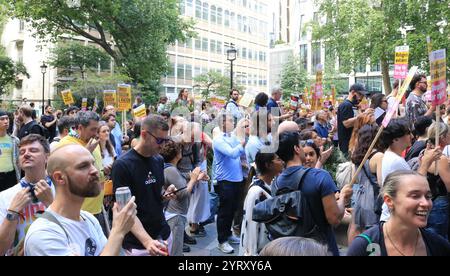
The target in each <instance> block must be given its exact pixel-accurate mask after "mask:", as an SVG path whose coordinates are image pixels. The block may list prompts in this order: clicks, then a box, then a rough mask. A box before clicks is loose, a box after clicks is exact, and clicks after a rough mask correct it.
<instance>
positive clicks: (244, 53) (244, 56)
mask: <svg viewBox="0 0 450 276" xmlns="http://www.w3.org/2000/svg"><path fill="white" fill-rule="evenodd" d="M242 57H243V58H247V48H243V49H242Z"/></svg>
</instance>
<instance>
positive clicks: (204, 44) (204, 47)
mask: <svg viewBox="0 0 450 276" xmlns="http://www.w3.org/2000/svg"><path fill="white" fill-rule="evenodd" d="M202 50H203V51H205V52H208V39H207V38H202Z"/></svg>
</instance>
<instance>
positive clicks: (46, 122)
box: [41, 105, 58, 143]
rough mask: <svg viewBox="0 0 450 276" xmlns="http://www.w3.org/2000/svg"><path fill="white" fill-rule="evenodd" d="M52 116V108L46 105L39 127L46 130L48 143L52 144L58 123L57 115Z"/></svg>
mask: <svg viewBox="0 0 450 276" xmlns="http://www.w3.org/2000/svg"><path fill="white" fill-rule="evenodd" d="M56 115H57V116H53V107H51V106H50V105H47V106H46V107H45V114H44V115H42V116H41V125H42V126H43V127H45V128H46V129H47V130H48V135H49V136H48V140H49V143H51V142H53V138H55V137H56V125H57V123H58V114H56Z"/></svg>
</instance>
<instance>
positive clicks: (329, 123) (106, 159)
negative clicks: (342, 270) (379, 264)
mask: <svg viewBox="0 0 450 276" xmlns="http://www.w3.org/2000/svg"><path fill="white" fill-rule="evenodd" d="M410 88H411V89H410V90H411V92H410V93H409V95H408V97H407V99H406V103H405V105H404V107H403V108H399V110H398V112H396V113H395V116H394V117H395V118H393V119H392V120H391V121H390V123H389V124H388V126H387V127H386V128H384V129H383V131H382V133H381V136H380V139H379V140H378V141H377V143H376V145H375V147H374V149H373V150H372V151H371V152H370V153H368V150H369V147H370V144H371V143H372V141H374V140H375V139H376V138H377V133H378V131H379V128H380V125H381V123H382V121H383V119H384V117H385V116H386V114H387V111H388V109H389V108H390V107H392V106H395V102H394V101H395V100H394V98H395V96H396V93H397V92H398V83H397V84H395V85H394V92H393V93H392V94H391V95H389V96H385V95H383V94H375V95H372V96H371V97H370V106H364V105H362V104H361V103H362V101H363V99H364V98H365V97H369V95H368V93H367V91H366V89H365V87H364V86H363V85H362V84H359V83H356V84H354V85H352V86H351V87H350V89H349V93H348V95H347V97H346V98H345V99H344V100H343V102H341V103H340V104H336V105H332V106H327V107H323V108H316V109H317V110H310V109H307V108H306V109H302V108H296V109H295V108H292V109H290V108H289V109H288V108H287V106H284V105H283V103H282V102H281V99H282V96H283V93H282V90H281V88H280V87H274V88H273V89H272V91H271V95H270V97H269V96H268V95H267V94H265V93H260V94H258V95H256V97H255V99H254V105H253V106H250V107H243V106H241V105H240V101H239V99H240V97H241V96H242V95H241V94H240V91H238V90H235V89H233V90H231V91H230V99H229V101H228V102H227V103H226V104H225V106H224V107H222V108H218V107H215V106H213V105H211V103H209V102H207V101H202V102H199V103H197V102H195V101H194V100H193V99H191V98H190V97H189V92H188V91H187V90H186V89H182V90H181V91H180V93H179V96H178V99H177V100H176V101H175V102H174V103H172V104H171V103H170V101H169V100H168V99H167V97H161V99H160V101H159V103H158V104H157V106H155V107H152V108H148V109H147V116H146V117H144V118H131V119H130V120H124V119H123V118H121V119H122V121H123V122H125V121H126V123H125V124H123V125H121V124H119V123H118V119H119V117H118V115H117V114H116V109H115V107H114V106H111V105H109V106H105V107H104V108H103V110H102V112H101V114H98V113H96V112H94V111H81V110H80V109H79V108H77V107H75V106H71V107H69V108H67V109H66V110H64V111H60V110H58V111H54V109H53V108H52V107H51V106H47V107H46V108H45V113H44V114H43V115H42V116H41V117H40V118H39V120H38V118H33V109H32V107H31V106H29V105H23V106H20V107H18V109H17V110H16V112H15V114H9V113H7V112H5V111H2V110H0V254H1V255H19V256H20V255H82V256H97V255H127V256H148V255H152V256H155V255H158V256H167V255H172V256H182V255H183V253H185V252H189V251H190V247H189V245H192V244H196V243H197V240H198V239H201V238H203V237H204V236H205V235H207V234H208V233H206V230H205V226H206V225H207V224H209V223H212V222H216V231H217V233H216V234H217V248H218V250H220V251H221V252H223V253H225V254H231V253H233V252H234V247H233V246H232V245H233V244H239V247H238V248H239V255H241V256H257V255H261V256H271V255H273V256H275V255H278V256H279V255H296V256H304V255H321V256H327V255H334V256H338V255H341V253H342V252H340V251H339V247H338V243H337V241H336V234H335V231H334V230H335V227H336V226H337V225H339V224H343V223H348V224H349V225H348V232H347V239H348V246H349V248H348V252H347V253H346V254H347V255H384V256H386V255H388V256H393V255H402V256H413V255H429V256H430V255H450V244H449V242H448V237H449V213H450V212H449V204H448V203H449V193H448V191H450V162H449V161H450V154H449V152H450V147H449V145H450V128H449V126H448V121H447V117H445V115H446V111H447V109H446V106H445V105H444V106H442V107H441V106H439V107H435V106H432V105H430V104H429V103H427V102H426V101H425V99H424V97H423V95H424V93H425V92H426V91H427V82H426V77H425V76H423V75H417V76H415V77H414V79H413V80H412V81H411V85H410ZM285 96H287V95H285ZM142 103H143V102H142V99H141V98H140V97H136V103H135V106H139V105H141V104H142ZM448 110H449V111H450V108H449V109H448ZM436 111H437V112H440V114H442V115H443V116H442V117H441V119H440V122H435V121H434V120H433V118H435V117H433V114H434V112H436ZM448 113H450V112H447V114H448ZM437 129H438V130H439V131H438V132H437ZM436 135H438V137H436ZM436 141H439V143H438V144H436ZM366 154H369V156H368V159H367V161H366V163H364V164H362V162H363V160H364V157H365V156H366ZM346 161H348V164H349V165H351V166H353V167H359V166H360V165H361V166H362V170H361V171H360V172H359V174H358V175H357V177H356V179H357V181H356V184H354V185H351V184H352V183H345V185H343V186H338V185H337V184H336V178H338V177H341V176H342V175H337V174H340V173H342V172H346V173H347V174H352V173H354V170H350V173H349V172H348V170H343V171H339V172H336V170H335V169H333V168H335V166H336V165H337V163H344V162H346ZM351 176H352V175H350V176H345V177H347V178H349V177H350V178H351ZM299 179H301V180H300V183H299ZM123 187H127V188H129V190H130V191H131V194H132V198H131V199H130V200H129V202H128V203H127V204H126V205H125V206H121V205H119V204H118V203H117V202H115V198H114V194H115V191H116V190H117V189H118V188H123ZM286 189H291V190H300V191H301V193H302V197H304V198H305V199H307V203H308V204H307V205H306V207H305V208H306V212H308V213H309V214H310V216H311V217H312V220H313V221H314V224H315V229H316V231H317V233H316V235H315V236H314V237H310V236H308V237H294V236H293V237H280V238H278V237H274V235H273V234H272V233H271V231H269V230H268V228H267V227H266V226H267V225H266V224H265V223H261V222H256V221H254V220H253V210H254V209H255V206H256V205H257V204H258V203H260V202H263V201H265V200H267V199H270V198H273V197H275V196H277V195H279V194H280V193H281V191H284V190H286ZM293 219H299V218H293ZM300 219H301V218H300ZM55 224H56V225H55ZM385 237H386V238H385Z"/></svg>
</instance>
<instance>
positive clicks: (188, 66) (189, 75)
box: [185, 64, 192, 80]
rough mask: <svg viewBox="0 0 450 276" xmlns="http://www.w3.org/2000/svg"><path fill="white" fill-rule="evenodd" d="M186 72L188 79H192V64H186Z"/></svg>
mask: <svg viewBox="0 0 450 276" xmlns="http://www.w3.org/2000/svg"><path fill="white" fill-rule="evenodd" d="M185 73H186V79H187V80H192V65H190V64H186V70H185Z"/></svg>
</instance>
